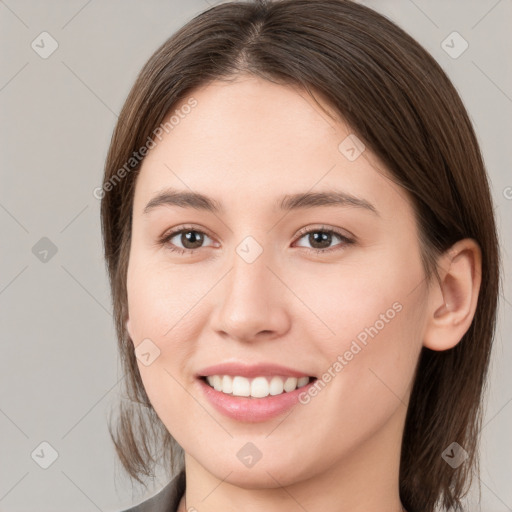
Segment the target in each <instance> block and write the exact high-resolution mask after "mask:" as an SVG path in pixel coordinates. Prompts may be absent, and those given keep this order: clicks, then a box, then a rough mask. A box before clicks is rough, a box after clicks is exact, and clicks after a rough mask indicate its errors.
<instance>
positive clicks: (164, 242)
mask: <svg viewBox="0 0 512 512" xmlns="http://www.w3.org/2000/svg"><path fill="white" fill-rule="evenodd" d="M188 232H194V233H201V234H203V235H206V236H208V237H209V238H212V237H211V236H210V235H209V234H208V233H205V232H204V231H201V230H199V229H195V228H194V227H192V226H188V227H187V226H180V227H179V228H178V229H175V230H174V231H172V232H170V233H168V234H165V235H164V236H163V237H162V238H161V239H160V240H159V244H160V245H165V246H166V247H167V249H169V250H170V251H172V252H176V253H178V254H185V253H188V254H193V253H195V252H196V251H198V250H199V249H201V247H199V248H198V249H182V248H181V247H176V246H174V245H173V244H170V243H169V241H170V240H171V239H172V238H174V237H175V236H176V235H180V234H181V233H188ZM310 233H328V234H330V235H336V236H338V237H339V238H340V239H341V241H342V242H343V243H341V244H338V245H337V246H334V247H329V248H328V249H314V248H310V247H302V249H306V251H308V252H314V253H316V254H326V253H331V252H333V251H338V250H343V249H344V248H345V246H347V245H350V244H353V243H354V242H355V241H354V240H353V239H351V238H348V237H347V236H345V235H344V234H342V233H341V232H340V231H338V230H336V229H332V228H324V227H321V228H319V227H315V228H303V229H301V230H300V231H298V232H297V233H296V236H297V235H300V236H299V240H300V239H301V238H303V237H304V236H306V235H308V234H310Z"/></svg>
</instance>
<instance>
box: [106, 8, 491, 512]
mask: <svg viewBox="0 0 512 512" xmlns="http://www.w3.org/2000/svg"><path fill="white" fill-rule="evenodd" d="M242 72H245V73H252V74H254V75H257V76H260V77H263V78H265V79H267V80H271V81H273V82H275V83H280V84H293V85H298V86H301V87H302V88H304V90H306V91H307V92H308V93H309V94H311V95H312V97H314V96H313V93H314V92H316V93H318V94H319V95H321V96H322V97H323V98H324V99H325V100H326V101H327V102H328V103H329V104H330V106H331V107H333V108H334V111H335V112H337V113H339V115H340V116H342V117H343V119H344V120H345V121H346V122H347V123H348V125H349V126H350V127H351V129H352V130H353V132H354V133H355V134H357V136H358V137H359V138H360V139H361V140H363V141H364V144H365V145H366V146H367V147H368V148H369V149H370V150H371V151H372V152H373V153H374V154H375V155H377V157H378V158H379V159H380V160H381V161H382V162H383V163H384V164H385V166H386V168H387V170H388V171H389V173H390V174H391V175H392V178H393V180H394V181H395V182H396V183H397V184H399V185H400V186H401V187H403V188H404V189H405V190H407V191H408V192H409V194H410V198H411V201H412V204H413V207H414V211H415V214H416V220H417V223H418V228H419V233H420V245H421V249H422V257H423V264H424V268H425V274H426V278H429V279H430V277H431V275H432V273H433V274H435V275H436V277H437V278H438V274H437V270H436V259H437V256H439V254H441V253H442V252H444V251H445V250H447V249H448V248H449V247H450V246H451V245H452V244H453V243H455V242H456V241H458V240H460V239H463V238H473V239H474V240H476V241H477V242H478V244H479V246H480V248H481V250H482V281H481V288H480V292H479V298H478V304H477V309H476V313H475V316H474V318H473V322H472V324H471V326H470V328H469V330H468V331H467V332H466V334H465V335H464V336H463V337H462V339H461V341H460V343H458V344H457V345H456V346H455V347H454V348H452V349H450V350H446V351H433V350H429V349H427V348H425V347H423V348H422V352H421V354H420V357H419V360H418V364H417V373H416V376H415V380H414V385H413V389H412V392H411V398H410V403H409V406H408V412H407V417H406V423H405V431H404V436H403V441H402V449H401V463H400V489H399V490H400V498H401V500H402V503H403V504H404V506H405V507H406V508H407V510H408V511H409V512H419V511H422V512H431V511H433V510H434V506H435V505H436V504H437V505H441V506H442V507H444V508H446V509H448V508H450V507H453V508H454V509H455V510H461V502H460V500H461V498H462V497H463V496H464V495H465V494H466V492H467V490H468V489H469V486H470V484H471V482H472V476H473V475H472V471H473V470H476V474H477V475H478V472H479V465H478V439H479V431H480V428H481V422H482V398H483V393H484V388H485V386H486V377H487V371H488V364H489V357H490V351H491V346H492V340H493V336H494V330H495V321H496V319H495V316H496V308H497V301H498V296H499V288H500V284H499V266H500V259H499V251H498V241H497V235H496V227H495V221H494V211H493V204H492V199H491V196H490V192H489V185H488V181H487V176H486V172H485V167H484V163H483V160H482V156H481V154H480V149H479V147H478V143H477V140H476V136H475V133H474V131H473V128H472V125H471V122H470V120H469V118H468V114H467V112H466V110H465V107H464V105H463V103H462V101H461V99H460V97H459V95H458V94H457V92H456V90H455V88H454V86H453V85H452V83H451V82H450V80H449V79H448V77H447V76H446V74H445V73H444V72H443V71H442V69H441V67H440V66H439V65H438V64H437V62H436V61H435V60H434V59H433V58H432V56H431V55H429V54H428V53H427V52H426V51H425V50H424V49H423V48H422V47H421V46H420V45H419V44H418V43H417V42H416V41H415V40H414V39H413V38H412V37H410V36H409V35H407V34H406V33H405V32H404V31H403V30H402V29H400V28H399V27H398V26H397V25H395V24H394V23H393V22H391V21H390V20H388V19H387V18H385V17H383V16H382V15H380V14H378V13H376V12H374V11H373V10H371V9H369V8H367V7H364V6H362V5H358V4H356V3H353V2H351V1H348V0H314V1H311V0H276V1H274V2H268V1H259V2H245V1H243V2H242V1H240V2H229V3H223V4H220V5H218V6H216V7H213V8H210V9H208V10H206V11H204V12H203V13H201V14H199V15H198V16H196V17H195V18H194V19H192V20H191V21H190V22H188V23H187V24H186V25H185V26H183V27H182V28H181V29H180V30H178V31H177V32H176V33H175V34H174V35H173V36H172V37H170V38H169V39H168V40H167V41H166V42H165V43H164V44H163V45H162V46H161V47H160V48H159V49H158V50H157V51H156V52H155V53H154V54H153V56H152V57H151V58H150V59H149V61H148V62H147V63H146V64H145V66H144V67H143V69H142V70H141V72H140V74H139V76H138V78H137V80H136V82H135V84H134V86H133V88H132V89H131V91H130V93H129V95H128V98H127V99H126V102H125V104H124V107H123V109H122V112H121V114H120V116H119V121H118V123H117V126H116V128H115V130H114V134H113V137H112V141H111V145H110V149H109V152H108V156H107V160H106V165H105V176H104V182H103V188H102V202H101V219H102V234H103V240H104V247H105V258H106V261H107V265H108V271H109V278H110V284H111V288H112V299H113V308H114V316H115V323H116V330H117V335H118V341H119V349H120V354H121V361H122V365H123V369H124V371H125V377H126V380H125V384H126V391H127V397H128V401H127V402H126V403H124V402H123V401H121V403H120V411H119V415H118V418H117V424H116V429H115V432H113V430H112V427H111V425H110V423H109V429H110V432H111V436H112V439H113V441H114V443H115V446H116V450H117V453H118V455H119V457H120V459H121V462H122V464H123V466H124V468H125V469H126V471H127V472H128V473H129V475H130V476H131V477H132V478H134V479H136V480H138V481H139V482H142V480H141V479H140V476H142V475H151V474H152V470H153V468H154V467H155V463H156V461H157V459H158V457H163V458H164V460H165V467H167V468H168V470H169V471H171V472H173V473H174V472H176V470H178V469H181V468H182V465H183V451H182V449H181V448H180V447H179V445H178V444H177V443H176V441H175V440H174V439H173V438H172V436H171V435H170V434H169V432H167V430H166V429H165V427H164V425H163V424H162V423H161V421H160V420H159V418H158V416H157V415H156V413H155V411H154V409H153V408H152V406H151V404H150V402H149V400H148V397H147V395H146V393H145V390H144V386H143V384H142V381H141V378H140V374H139V371H138V367H137V362H136V358H135V355H134V350H133V344H132V341H131V340H130V338H129V336H128V334H127V332H126V330H125V329H126V327H125V321H126V318H127V291H126V275H127V274H126V273H127V267H128V260H129V251H130V239H131V217H132V207H133V196H134V188H135V182H136V176H137V171H138V170H139V168H140V162H141V161H142V159H141V158H132V155H134V154H135V153H136V152H137V151H138V150H139V148H141V147H143V146H144V144H145V143H146V141H147V140H149V139H150V135H151V133H153V131H154V130H155V128H156V127H158V126H159V125H160V124H161V123H162V122H163V121H164V120H165V119H166V117H167V116H168V115H169V113H170V110H171V109H172V108H173V107H175V106H176V105H177V104H178V102H180V101H183V100H184V99H186V97H187V95H190V94H191V93H192V92H193V90H194V89H195V88H197V87H199V86H204V85H207V84H208V83H209V82H211V81H213V80H231V79H233V78H235V77H236V76H237V74H239V73H242ZM127 162H130V168H129V169H128V170H127V168H126V164H127ZM121 169H125V172H124V173H120V170H121ZM141 406H142V408H141ZM454 441H455V442H457V443H458V444H459V445H461V446H462V447H463V448H464V449H465V450H466V452H467V453H468V459H467V460H466V462H465V463H463V464H462V465H461V466H459V467H458V468H456V469H453V468H452V467H451V466H450V465H449V464H447V463H446V462H445V461H444V460H443V458H442V457H441V454H442V452H443V451H444V450H445V449H446V448H447V447H448V446H449V445H450V444H451V443H452V442H454ZM152 444H153V445H154V447H153V448H152V447H151V445H152ZM155 450H156V451H155ZM162 450H163V451H162ZM155 454H156V455H155ZM168 462H170V463H168Z"/></svg>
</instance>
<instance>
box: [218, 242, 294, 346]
mask: <svg viewBox="0 0 512 512" xmlns="http://www.w3.org/2000/svg"><path fill="white" fill-rule="evenodd" d="M241 245H242V246H243V244H241ZM247 247H248V248H249V250H248V251H245V252H244V250H243V249H242V250H240V251H239V252H237V253H236V254H234V257H233V258H232V266H231V268H230V269H229V271H228V273H227V274H226V275H225V276H224V278H223V279H222V281H221V282H220V283H219V284H218V286H216V293H217V295H218V300H217V301H216V303H217V304H218V307H216V308H215V310H214V312H213V315H212V316H211V319H210V321H211V326H212V328H213V329H214V330H215V331H216V332H217V334H219V335H220V336H222V337H223V338H231V339H234V340H237V341H242V342H251V341H257V340H260V339H273V338H278V337H280V336H283V335H284V334H285V333H286V332H287V330H288V329H289V328H290V311H291V308H290V306H291V302H290V301H291V300H292V298H293V294H292V293H291V291H290V290H288V289H287V287H286V285H285V284H284V282H285V279H283V276H280V275H279V274H280V271H279V267H278V266H277V265H276V263H275V260H274V262H272V261H271V259H272V258H271V255H270V254H269V253H270V251H265V250H264V251H263V252H261V254H259V255H258V256H257V257H256V259H254V261H251V260H252V258H251V257H250V252H251V250H252V251H254V250H255V247H254V246H251V244H250V243H249V244H248V246H245V248H247ZM238 249H240V247H239V248H238ZM253 256H254V254H253Z"/></svg>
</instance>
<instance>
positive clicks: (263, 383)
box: [199, 374, 317, 398]
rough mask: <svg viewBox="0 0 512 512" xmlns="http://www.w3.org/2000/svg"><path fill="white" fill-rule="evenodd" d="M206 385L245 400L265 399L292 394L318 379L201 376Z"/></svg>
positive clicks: (273, 376)
mask: <svg viewBox="0 0 512 512" xmlns="http://www.w3.org/2000/svg"><path fill="white" fill-rule="evenodd" d="M199 379H200V380H202V381H203V382H204V383H205V384H206V385H208V386H209V387H211V388H213V389H215V391H219V392H220V393H223V394H225V395H228V396H232V397H245V398H265V397H267V396H277V395H282V394H286V393H291V392H293V391H295V390H296V389H299V388H302V387H304V386H307V385H308V384H310V383H312V382H314V381H315V380H317V379H316V377H306V376H303V377H290V376H280V375H272V376H265V375H262V376H256V377H253V378H247V377H243V376H241V375H221V374H217V375H207V376H200V377H199Z"/></svg>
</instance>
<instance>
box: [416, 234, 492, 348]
mask: <svg viewBox="0 0 512 512" xmlns="http://www.w3.org/2000/svg"><path fill="white" fill-rule="evenodd" d="M438 269H439V277H440V282H437V281H436V280H434V281H433V282H432V285H431V288H430V290H429V295H428V299H427V300H428V308H427V314H428V317H427V319H426V329H425V334H424V339H423V345H424V346H425V347H427V348H430V349H431V350H448V349H450V348H453V347H454V346H455V345H457V343H459V342H460V340H461V339H462V337H463V336H464V334H465V333H466V332H467V330H468V329H469V327H470V325H471V322H472V321H473V316H474V314H475V311H476V306H477V303H478V293H479V291H480V284H481V274H482V257H481V250H480V247H479V245H478V243H477V242H476V241H475V240H473V239H471V238H466V239H464V240H459V241H458V242H457V243H455V244H454V245H453V246H452V247H451V248H450V249H449V250H448V251H446V252H445V253H443V254H442V255H441V256H440V259H439V261H438Z"/></svg>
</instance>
